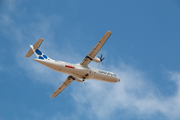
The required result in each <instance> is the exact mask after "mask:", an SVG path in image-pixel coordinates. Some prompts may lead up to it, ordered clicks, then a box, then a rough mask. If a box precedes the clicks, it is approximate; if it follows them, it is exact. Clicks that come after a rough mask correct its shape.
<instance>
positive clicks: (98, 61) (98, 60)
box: [92, 57, 101, 63]
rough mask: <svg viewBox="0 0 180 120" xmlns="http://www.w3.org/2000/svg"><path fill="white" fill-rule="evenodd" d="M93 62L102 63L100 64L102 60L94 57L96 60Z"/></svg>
mask: <svg viewBox="0 0 180 120" xmlns="http://www.w3.org/2000/svg"><path fill="white" fill-rule="evenodd" d="M92 61H94V62H97V63H100V62H101V59H100V58H98V57H94V58H92Z"/></svg>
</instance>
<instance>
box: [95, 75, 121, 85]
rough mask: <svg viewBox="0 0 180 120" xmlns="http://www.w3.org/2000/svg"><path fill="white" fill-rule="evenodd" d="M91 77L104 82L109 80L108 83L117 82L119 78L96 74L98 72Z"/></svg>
mask: <svg viewBox="0 0 180 120" xmlns="http://www.w3.org/2000/svg"><path fill="white" fill-rule="evenodd" d="M93 79H95V80H99V81H104V82H109V83H115V82H119V80H118V79H117V78H115V77H111V76H107V75H103V74H98V73H97V74H95V75H94V77H93Z"/></svg>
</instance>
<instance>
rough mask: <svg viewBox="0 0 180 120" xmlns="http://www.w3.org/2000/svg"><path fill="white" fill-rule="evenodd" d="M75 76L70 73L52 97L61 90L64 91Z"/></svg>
mask: <svg viewBox="0 0 180 120" xmlns="http://www.w3.org/2000/svg"><path fill="white" fill-rule="evenodd" d="M73 80H74V78H73V77H72V76H71V75H70V76H68V77H67V79H66V80H65V81H64V82H63V83H62V84H61V85H60V86H59V87H58V89H56V91H55V92H54V93H53V94H52V95H51V96H50V97H56V96H57V95H58V94H59V93H60V92H62V91H63V90H64V89H65V88H66V87H67V86H68V85H70V84H71V83H72V81H73Z"/></svg>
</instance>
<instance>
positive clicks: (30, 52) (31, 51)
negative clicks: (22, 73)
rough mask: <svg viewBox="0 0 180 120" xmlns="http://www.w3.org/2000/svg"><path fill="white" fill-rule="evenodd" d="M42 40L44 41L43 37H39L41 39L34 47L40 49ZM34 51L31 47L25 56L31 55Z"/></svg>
mask: <svg viewBox="0 0 180 120" xmlns="http://www.w3.org/2000/svg"><path fill="white" fill-rule="evenodd" d="M42 42H43V39H42V38H39V40H38V41H37V42H36V43H35V44H34V45H33V47H34V49H38V48H39V46H40V45H41V43H42ZM33 53H34V52H33V50H32V49H30V50H29V51H28V53H27V54H26V55H25V57H30V56H31V55H32V54H33Z"/></svg>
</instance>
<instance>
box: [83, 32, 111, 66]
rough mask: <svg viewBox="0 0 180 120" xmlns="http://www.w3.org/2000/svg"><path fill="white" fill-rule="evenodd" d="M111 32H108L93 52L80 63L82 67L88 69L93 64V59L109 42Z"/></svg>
mask: <svg viewBox="0 0 180 120" xmlns="http://www.w3.org/2000/svg"><path fill="white" fill-rule="evenodd" d="M111 33H112V32H111V31H107V32H106V33H105V34H104V36H103V37H102V38H101V39H100V40H99V42H98V43H97V44H96V46H95V47H94V48H93V49H92V50H91V52H90V53H89V54H88V55H87V56H86V57H85V58H84V59H83V61H82V62H81V63H80V65H82V66H84V67H86V66H88V64H89V63H90V62H91V60H92V58H94V57H95V56H96V55H97V53H98V52H99V50H100V49H101V48H102V46H103V45H104V43H105V42H106V41H107V39H108V38H109V36H110V35H111Z"/></svg>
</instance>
